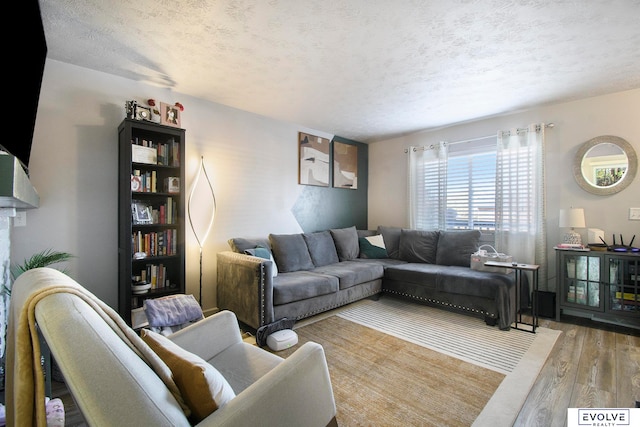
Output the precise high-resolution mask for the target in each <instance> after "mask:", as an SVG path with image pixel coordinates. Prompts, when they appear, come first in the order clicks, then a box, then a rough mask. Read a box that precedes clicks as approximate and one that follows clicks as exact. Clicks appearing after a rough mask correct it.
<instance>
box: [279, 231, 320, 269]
mask: <svg viewBox="0 0 640 427" xmlns="http://www.w3.org/2000/svg"><path fill="white" fill-rule="evenodd" d="M269 241H270V242H271V249H272V250H273V257H274V258H275V260H276V263H277V264H278V270H279V271H280V272H281V273H289V272H292V271H299V270H311V269H313V268H314V265H313V261H311V255H309V249H308V248H307V243H306V242H305V241H304V238H303V237H302V234H270V235H269Z"/></svg>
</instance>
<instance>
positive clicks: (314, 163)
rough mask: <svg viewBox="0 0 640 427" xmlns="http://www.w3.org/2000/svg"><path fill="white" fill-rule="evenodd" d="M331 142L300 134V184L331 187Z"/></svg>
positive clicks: (318, 137) (303, 133)
mask: <svg viewBox="0 0 640 427" xmlns="http://www.w3.org/2000/svg"><path fill="white" fill-rule="evenodd" d="M330 153H331V141H330V140H329V139H327V138H322V137H320V136H316V135H311V134H308V133H305V132H298V156H299V157H298V159H299V160H298V184H301V185H315V186H319V187H328V186H329V165H330Z"/></svg>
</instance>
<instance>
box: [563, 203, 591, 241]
mask: <svg viewBox="0 0 640 427" xmlns="http://www.w3.org/2000/svg"><path fill="white" fill-rule="evenodd" d="M585 226H586V225H585V221H584V209H582V208H570V209H560V228H571V230H570V231H567V232H566V233H565V234H564V236H563V237H562V243H568V244H574V245H581V244H582V237H581V236H580V234H579V233H576V231H575V230H574V228H584V227H585Z"/></svg>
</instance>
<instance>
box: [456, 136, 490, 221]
mask: <svg viewBox="0 0 640 427" xmlns="http://www.w3.org/2000/svg"><path fill="white" fill-rule="evenodd" d="M496 156H497V149H496V138H495V137H494V138H488V139H483V140H479V141H472V142H465V143H459V144H451V146H450V147H449V157H448V159H447V184H446V193H445V197H446V200H447V206H446V209H447V215H446V223H445V229H446V230H485V231H486V230H495V225H496V205H495V200H496Z"/></svg>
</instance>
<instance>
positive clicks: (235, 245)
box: [227, 237, 269, 254]
mask: <svg viewBox="0 0 640 427" xmlns="http://www.w3.org/2000/svg"><path fill="white" fill-rule="evenodd" d="M227 243H229V246H230V247H231V250H232V251H234V252H237V253H239V254H243V253H244V251H246V250H247V249H253V248H257V247H258V246H261V247H263V248H267V249H268V248H269V239H265V238H259V237H258V238H255V239H245V238H243V237H235V238H233V239H229V240H227Z"/></svg>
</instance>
